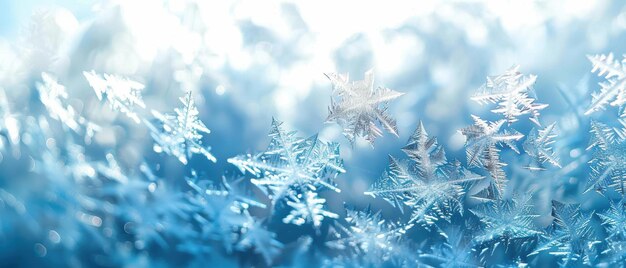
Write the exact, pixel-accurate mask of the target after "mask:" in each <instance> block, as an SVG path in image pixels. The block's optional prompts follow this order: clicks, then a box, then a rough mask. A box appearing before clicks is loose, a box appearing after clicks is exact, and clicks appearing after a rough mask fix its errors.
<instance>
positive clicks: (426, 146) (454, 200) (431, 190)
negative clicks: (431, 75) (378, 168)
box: [365, 123, 482, 224]
mask: <svg viewBox="0 0 626 268" xmlns="http://www.w3.org/2000/svg"><path fill="white" fill-rule="evenodd" d="M403 150H404V152H405V153H406V154H407V155H408V156H409V160H408V161H406V162H400V161H398V160H396V159H395V158H393V157H391V156H390V157H389V158H390V160H389V162H390V165H389V169H388V170H387V171H386V172H385V173H384V174H383V176H382V177H381V178H380V179H378V180H377V181H375V182H374V184H373V185H372V186H371V187H370V190H369V191H368V192H366V193H365V194H367V195H371V196H374V197H377V196H378V197H382V198H383V199H385V200H387V201H388V202H390V203H391V204H392V205H393V206H395V207H397V208H399V209H400V210H403V206H404V205H405V206H408V207H410V208H411V209H412V213H413V215H412V217H411V220H410V221H409V223H413V222H421V221H424V222H426V223H428V224H433V223H434V222H435V221H436V220H437V219H438V218H440V217H442V218H446V217H448V216H449V213H450V212H455V211H456V212H461V213H462V212H463V201H462V197H463V195H464V194H465V191H466V188H467V187H466V186H467V185H468V184H469V183H470V182H473V181H476V180H479V179H481V178H482V177H481V176H478V175H476V174H473V173H472V172H470V171H468V170H466V169H464V168H462V167H461V166H460V164H458V163H456V164H454V165H450V164H446V163H447V161H446V156H445V152H444V150H443V148H442V147H441V146H440V145H438V144H437V140H436V138H435V137H429V136H428V133H426V130H425V129H424V126H423V125H422V124H421V123H420V124H419V126H418V127H417V129H416V130H415V133H414V134H413V135H412V136H411V137H410V138H409V141H408V144H407V145H406V146H405V147H404V148H403ZM446 210H447V211H448V213H444V211H446Z"/></svg>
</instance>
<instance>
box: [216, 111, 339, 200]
mask: <svg viewBox="0 0 626 268" xmlns="http://www.w3.org/2000/svg"><path fill="white" fill-rule="evenodd" d="M281 125H282V122H279V121H277V120H275V119H273V120H272V130H271V132H270V134H269V136H270V137H271V138H272V141H271V142H270V145H269V146H268V148H267V150H266V151H265V152H263V153H260V154H256V155H241V156H237V157H233V158H230V159H228V162H229V163H231V164H233V165H235V166H236V167H238V168H239V169H240V170H241V172H243V173H245V172H246V171H247V172H250V173H251V174H252V175H254V176H256V177H257V178H255V179H252V183H254V184H256V185H258V186H260V187H262V188H263V189H266V190H269V191H270V194H269V196H270V198H271V199H272V200H273V202H276V201H277V200H279V199H281V198H283V197H285V196H287V195H288V194H290V193H291V191H292V190H300V191H309V190H312V191H315V190H316V189H317V187H319V186H324V187H327V188H329V189H332V190H334V191H336V192H340V191H339V188H337V187H336V186H334V183H333V182H332V179H333V178H334V177H335V176H336V175H337V174H338V173H343V172H345V170H344V169H343V161H342V160H341V158H339V144H337V143H333V142H328V143H326V142H322V141H320V140H318V139H317V135H315V136H312V137H310V138H308V139H303V138H300V137H297V136H296V132H295V131H289V132H287V131H285V130H283V129H282V127H281Z"/></svg>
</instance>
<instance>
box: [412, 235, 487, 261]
mask: <svg viewBox="0 0 626 268" xmlns="http://www.w3.org/2000/svg"><path fill="white" fill-rule="evenodd" d="M441 234H442V235H443V236H444V237H445V238H446V243H443V244H439V245H436V246H433V247H432V249H431V250H432V253H427V254H422V255H421V256H420V257H421V258H424V259H428V260H433V261H435V262H436V263H437V264H439V266H436V267H449V268H452V267H463V268H471V267H478V263H477V262H476V260H475V259H474V257H473V256H472V248H471V246H472V244H471V243H470V241H468V240H469V239H468V236H467V235H466V234H464V232H463V231H461V228H460V227H459V226H455V227H448V228H446V230H445V231H444V232H442V233H441Z"/></svg>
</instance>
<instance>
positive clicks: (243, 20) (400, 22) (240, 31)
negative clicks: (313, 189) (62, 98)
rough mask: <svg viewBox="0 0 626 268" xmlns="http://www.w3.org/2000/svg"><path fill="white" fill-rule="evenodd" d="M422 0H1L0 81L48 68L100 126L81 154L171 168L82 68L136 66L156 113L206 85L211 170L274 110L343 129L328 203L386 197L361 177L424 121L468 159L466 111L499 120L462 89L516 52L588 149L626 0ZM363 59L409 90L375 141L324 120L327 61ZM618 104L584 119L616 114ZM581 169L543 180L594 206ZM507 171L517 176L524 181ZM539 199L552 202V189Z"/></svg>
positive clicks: (175, 167)
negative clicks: (394, 125) (103, 100)
mask: <svg viewBox="0 0 626 268" xmlns="http://www.w3.org/2000/svg"><path fill="white" fill-rule="evenodd" d="M415 2H418V1H415ZM419 2H420V3H414V4H409V3H393V2H390V1H383V2H380V3H375V4H374V3H370V4H364V3H360V1H354V2H345V3H343V2H342V3H337V1H314V2H310V3H298V2H297V1H271V2H261V1H232V2H231V1H198V3H195V2H194V1H191V0H189V1H172V2H169V1H103V2H96V1H88V0H81V1H9V0H0V86H1V87H3V88H4V89H5V90H6V91H7V95H9V96H10V99H11V100H12V103H11V104H12V105H13V106H17V107H19V106H20V105H21V104H23V103H28V102H33V101H37V99H36V96H35V95H33V93H32V89H33V88H34V85H35V82H36V81H38V79H40V73H41V72H42V71H46V72H51V73H53V74H55V75H56V76H58V77H59V80H60V81H62V82H63V83H64V84H65V85H66V86H67V88H68V91H69V94H70V96H71V98H72V99H73V102H72V103H73V104H74V106H75V107H80V109H79V111H80V112H81V114H82V115H84V116H86V117H88V118H90V119H93V120H94V121H96V122H98V123H99V124H100V125H101V126H103V128H104V131H102V132H101V133H98V134H97V135H96V136H95V137H94V139H95V146H90V147H89V148H88V149H89V150H92V151H88V152H87V154H102V153H103V152H105V151H106V150H107V148H114V149H115V150H116V151H118V152H123V153H122V154H118V155H117V160H118V161H119V162H120V163H124V164H123V165H125V166H128V167H133V166H137V165H138V164H139V163H141V162H142V161H147V162H148V163H152V164H158V165H159V166H160V168H159V170H158V176H160V177H164V178H180V177H182V176H183V175H184V174H183V168H182V166H181V165H180V163H178V162H177V161H176V159H174V158H167V157H162V156H159V155H157V154H156V153H154V152H153V151H152V141H151V139H150V138H149V135H148V132H147V130H146V129H145V127H143V126H141V125H135V124H134V123H132V122H130V121H129V120H128V119H127V118H125V117H124V116H123V115H118V114H117V113H115V112H112V111H110V109H109V108H108V107H107V106H106V105H102V104H100V103H99V102H98V100H97V98H96V96H95V94H94V93H93V91H92V89H91V88H90V87H89V86H88V84H87V82H86V81H85V79H84V77H83V76H82V72H83V71H84V70H92V69H95V70H96V71H98V72H105V73H113V74H118V75H123V76H128V77H131V78H133V79H135V80H137V81H140V82H142V83H144V84H145V85H146V90H145V91H144V99H145V101H146V105H147V106H148V107H150V108H152V109H156V110H159V111H164V112H167V111H170V110H171V109H172V108H173V107H177V106H178V97H179V96H180V95H181V94H182V92H183V91H184V90H194V91H196V92H201V94H196V96H201V97H202V98H201V99H197V100H196V101H197V103H198V106H199V110H200V117H201V119H202V121H203V122H204V123H205V124H206V125H207V127H208V128H209V129H211V131H212V132H211V134H210V135H208V136H207V137H206V140H205V141H206V144H209V145H211V146H212V151H211V152H212V153H213V154H214V155H215V156H216V157H217V159H218V162H217V163H216V164H212V163H208V162H206V161H201V160H199V159H194V161H192V162H191V163H190V165H191V167H193V168H196V169H199V170H202V171H203V172H205V173H206V174H207V175H208V176H209V177H219V176H221V175H222V174H223V173H233V172H236V170H235V168H234V167H232V166H231V165H230V164H228V163H227V162H226V159H228V158H229V157H233V156H235V155H238V154H242V153H247V152H256V151H260V150H263V149H264V148H265V147H266V146H267V144H268V142H269V138H268V137H267V135H266V134H267V133H268V131H269V126H270V122H271V118H272V117H275V118H277V119H280V120H282V121H285V124H286V125H287V126H288V127H287V128H288V129H295V130H298V131H299V133H301V135H304V136H308V135H313V134H315V133H318V132H319V133H320V137H321V138H322V139H324V140H329V141H338V142H341V144H342V147H341V150H342V151H341V153H342V157H343V159H344V161H345V167H346V170H348V173H346V174H343V175H340V176H339V177H338V179H337V181H338V184H339V187H340V188H341V189H343V192H342V193H341V194H340V195H339V196H334V197H333V199H332V200H329V202H331V203H334V206H340V205H341V204H342V202H345V203H347V204H350V206H352V207H355V208H360V209H363V208H365V207H367V206H370V205H371V206H373V207H374V208H375V209H380V208H390V207H389V205H387V204H385V203H383V202H381V201H380V200H375V199H373V198H370V197H367V196H365V195H363V192H364V191H365V190H366V189H367V187H368V185H370V183H371V182H372V181H373V180H375V179H376V178H377V177H378V176H380V174H382V172H383V170H384V169H385V168H386V167H387V165H388V161H387V158H388V155H389V154H391V155H394V156H402V152H401V151H400V148H401V147H402V146H403V145H404V144H405V142H406V140H407V139H408V137H409V135H410V134H411V133H412V131H413V130H414V129H415V127H416V126H417V124H418V122H419V120H421V121H423V122H424V125H425V127H426V129H427V130H428V131H429V134H431V135H434V136H437V137H438V138H439V141H440V143H441V144H443V145H444V146H445V148H446V151H447V153H448V158H450V159H451V158H458V159H461V160H462V161H464V159H465V152H464V149H463V143H464V139H463V136H461V135H460V134H458V133H457V130H458V129H460V128H462V127H465V126H467V125H469V124H471V118H470V114H476V115H480V116H481V117H483V118H487V119H495V117H494V116H493V115H492V114H491V113H490V112H489V109H490V108H489V107H481V106H480V105H477V104H475V103H472V102H470V101H469V97H468V96H469V95H470V94H472V92H473V91H474V90H475V89H476V88H478V87H479V86H480V85H481V84H482V83H484V80H485V76H487V75H492V74H498V73H501V72H502V71H504V70H506V69H507V68H508V67H510V66H511V65H513V64H519V65H521V71H522V72H524V73H532V74H536V75H538V79H537V83H536V85H535V90H536V92H537V94H538V100H539V102H541V103H547V104H549V105H550V106H549V107H548V108H547V109H545V110H544V111H543V112H542V115H543V120H544V121H545V122H553V121H558V125H559V127H560V129H561V135H560V136H559V137H558V140H559V141H558V143H557V146H556V147H557V148H566V150H561V152H560V154H561V158H562V160H563V162H564V163H569V162H572V161H574V160H575V159H580V156H581V155H584V154H587V152H585V151H584V148H585V147H586V145H587V143H588V139H589V136H588V124H589V119H590V118H589V117H583V116H582V112H584V109H585V108H586V107H587V106H588V105H589V103H590V99H591V97H590V93H591V92H592V91H593V90H595V89H596V88H597V87H598V86H597V82H598V81H599V79H598V78H596V77H595V76H593V75H591V74H590V73H589V71H590V69H591V64H590V63H589V61H588V60H587V58H586V55H589V54H596V53H608V52H613V53H615V54H616V55H621V54H622V53H624V52H626V51H624V46H623V44H624V42H625V41H626V35H625V30H626V9H625V8H624V6H623V2H622V1H608V0H600V1H584V0H576V1H565V0H563V1H485V2H478V1H441V2H439V1H432V2H431V1H419ZM422 2H423V3H422ZM371 68H373V69H374V71H375V79H376V81H375V84H376V85H384V86H386V87H389V88H392V89H394V90H397V91H400V92H405V93H406V95H405V96H403V97H402V98H400V99H398V100H397V101H394V102H392V103H391V105H390V111H391V114H392V115H393V116H394V117H395V118H396V119H397V122H398V127H399V131H400V137H399V138H396V137H393V136H392V135H389V134H385V135H384V137H383V138H380V139H378V140H377V141H376V143H375V146H374V148H371V147H370V146H369V144H367V143H366V142H359V143H357V144H356V145H355V146H354V147H351V146H350V144H349V143H348V142H347V141H346V140H345V138H343V136H342V135H341V133H340V128H339V127H338V126H336V125H333V124H325V123H324V121H325V118H326V116H327V107H328V105H329V104H330V94H331V85H330V82H329V81H328V80H327V79H326V77H325V76H324V75H323V73H325V72H338V73H350V77H351V78H352V79H362V76H363V73H364V72H365V71H367V70H369V69H371ZM616 114H617V112H616V111H614V110H609V111H606V112H601V113H594V114H593V115H592V116H591V118H595V119H598V120H600V121H603V122H606V123H608V124H613V123H614V122H615V120H614V117H615V115H616ZM108 126H110V127H108ZM531 127H532V126H531V125H530V124H529V123H528V124H527V123H522V124H520V125H517V126H516V129H517V130H518V131H520V132H522V133H527V132H528V131H529V129H530V128H531ZM509 157H511V156H509ZM2 159H3V161H2V163H0V178H1V181H3V186H4V187H8V186H12V187H17V189H20V190H21V191H28V189H29V187H30V186H29V184H26V185H21V184H19V183H15V182H8V181H11V180H24V178H26V177H29V176H32V175H29V173H24V172H23V170H27V169H28V168H26V167H27V166H28V165H30V164H29V163H28V159H24V158H20V157H19V156H14V155H13V156H12V155H3V157H2ZM510 159H513V158H510ZM14 167H20V168H14ZM22 167H24V168H22ZM509 172H514V171H512V170H509ZM587 173H588V167H587V166H586V165H575V166H573V167H572V170H571V172H569V173H568V174H567V176H565V177H563V178H542V180H551V182H552V180H554V183H555V184H556V185H557V186H555V189H553V190H551V191H552V193H551V194H552V195H557V196H559V197H560V198H561V199H564V200H572V201H584V202H583V206H584V207H585V208H587V209H590V208H593V207H596V206H603V205H606V204H596V203H595V201H594V200H595V199H594V198H593V197H591V198H584V199H583V198H582V197H581V196H579V195H578V193H579V192H580V185H581V183H582V180H583V179H584V178H586V174H587ZM513 177H514V178H513V179H512V180H513V183H512V184H520V185H522V184H524V183H527V182H523V181H522V180H520V179H518V180H519V181H515V180H516V178H515V176H513ZM545 204H546V206H545V207H544V209H545V210H548V209H549V208H548V207H547V206H548V204H549V200H546V203H545ZM394 213H395V212H394V210H391V209H386V210H385V214H387V215H386V216H393V215H392V214H394ZM15 243H17V244H18V246H15V245H11V246H7V245H6V244H4V243H3V247H2V248H1V249H2V250H3V251H4V253H3V254H2V255H4V256H12V257H16V258H30V257H31V255H32V253H31V252H28V250H31V249H32V247H31V246H30V244H29V245H28V246H26V245H23V246H20V245H19V244H20V243H21V242H20V241H15ZM26 243H27V242H25V244H26ZM12 247H13V250H12V249H10V248H12ZM15 249H26V250H24V251H19V250H15Z"/></svg>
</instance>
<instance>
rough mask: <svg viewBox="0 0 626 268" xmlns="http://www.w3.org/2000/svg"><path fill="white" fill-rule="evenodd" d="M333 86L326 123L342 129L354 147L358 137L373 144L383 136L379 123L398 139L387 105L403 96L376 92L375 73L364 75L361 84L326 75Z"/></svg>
mask: <svg viewBox="0 0 626 268" xmlns="http://www.w3.org/2000/svg"><path fill="white" fill-rule="evenodd" d="M326 76H327V77H328V79H330V81H331V83H332V84H333V89H334V90H333V92H334V93H333V94H334V95H335V96H334V97H333V98H332V103H331V106H330V107H329V115H328V118H327V119H326V122H336V123H339V124H340V125H341V126H342V127H343V134H344V135H345V136H346V138H348V140H350V142H351V143H354V141H355V139H356V137H364V138H365V139H367V140H368V141H369V142H370V143H371V144H373V143H374V140H375V139H376V138H378V137H380V136H382V130H381V129H380V128H379V127H378V126H377V125H376V123H379V124H380V125H382V126H383V127H384V128H385V129H386V130H387V131H388V132H389V133H391V134H393V135H395V136H398V128H397V126H396V120H395V119H393V118H392V117H391V116H390V115H389V114H388V113H387V106H386V105H387V103H388V102H389V101H391V100H393V99H396V98H398V97H400V96H402V95H404V93H400V92H397V91H394V90H391V89H388V88H384V87H378V88H376V89H374V72H373V70H369V71H367V72H365V79H364V80H362V81H353V82H349V81H348V75H347V74H346V75H339V74H326Z"/></svg>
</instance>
